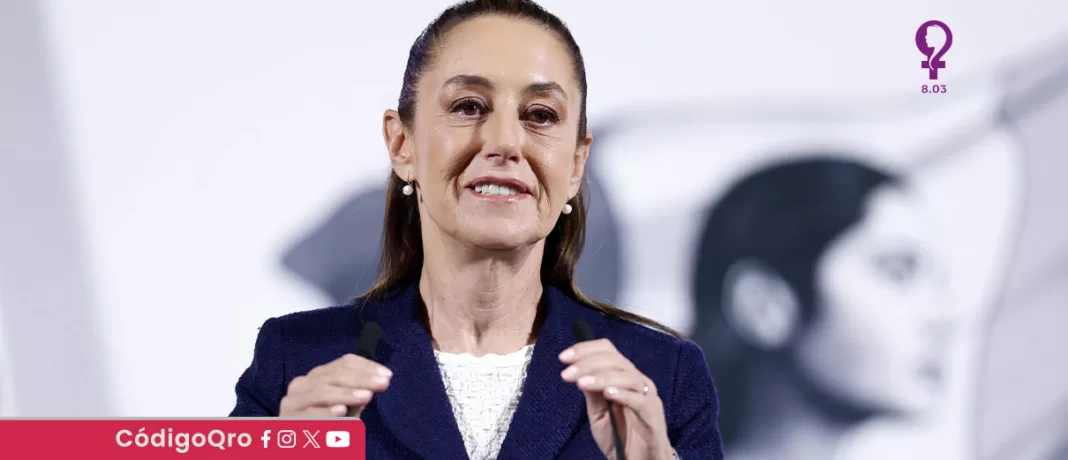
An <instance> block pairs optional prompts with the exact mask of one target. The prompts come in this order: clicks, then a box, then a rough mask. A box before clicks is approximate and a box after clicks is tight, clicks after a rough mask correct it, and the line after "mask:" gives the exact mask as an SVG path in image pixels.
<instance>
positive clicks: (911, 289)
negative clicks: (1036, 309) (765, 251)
mask: <svg viewBox="0 0 1068 460" xmlns="http://www.w3.org/2000/svg"><path fill="white" fill-rule="evenodd" d="M936 247H937V245H936V242H935V241H934V238H933V233H932V229H931V228H930V224H929V222H928V221H927V220H926V218H925V216H924V214H923V213H922V212H921V209H920V208H919V207H918V203H917V202H916V201H915V199H914V197H911V196H909V195H908V194H907V193H905V192H904V191H902V190H900V189H898V188H882V189H877V190H876V191H875V192H874V193H873V194H872V197H871V198H870V200H869V202H868V208H867V214H866V216H865V218H864V219H863V220H861V221H860V222H859V223H858V224H857V225H855V226H854V227H853V228H851V229H848V230H847V231H846V232H845V233H843V234H842V235H841V236H840V237H839V238H838V239H837V240H835V242H833V243H832V244H831V246H830V247H829V248H828V250H827V251H826V252H825V254H824V256H823V258H822V259H821V260H820V261H819V264H818V267H817V270H816V274H815V275H816V292H817V295H818V296H819V297H818V298H817V302H819V303H820V304H819V305H817V308H816V309H815V311H816V314H815V316H814V317H813V318H812V323H811V324H810V326H809V327H808V328H807V330H806V331H805V333H804V334H803V336H802V337H801V338H800V342H799V343H798V348H797V349H796V353H797V356H796V357H797V362H798V365H799V366H800V368H801V369H800V371H801V374H802V377H803V378H807V379H808V380H810V381H811V382H812V383H813V384H814V385H815V386H816V387H817V388H819V389H820V390H822V391H824V392H826V393H827V394H829V395H833V397H834V398H835V399H836V400H838V401H841V402H843V403H845V404H848V405H849V406H851V407H856V408H858V409H861V410H864V411H873V412H895V413H899V412H913V411H917V410H922V409H924V408H926V407H927V406H929V405H930V403H931V402H932V400H933V398H935V397H936V395H938V394H939V389H940V387H941V385H942V381H943V379H944V375H943V373H944V369H945V364H944V354H945V351H946V345H947V343H946V342H947V338H948V337H947V335H948V333H949V330H948V326H950V325H949V324H948V321H949V317H948V316H947V313H948V312H949V310H950V306H949V305H946V304H945V303H944V300H943V299H941V293H942V292H943V284H944V273H943V272H942V267H940V266H939V265H938V259H937V257H936V256H935V251H934V249H935V248H936Z"/></svg>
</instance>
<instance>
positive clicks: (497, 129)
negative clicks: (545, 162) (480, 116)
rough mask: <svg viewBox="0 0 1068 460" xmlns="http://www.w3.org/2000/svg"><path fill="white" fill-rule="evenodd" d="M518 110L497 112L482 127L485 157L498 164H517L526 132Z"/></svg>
mask: <svg viewBox="0 0 1068 460" xmlns="http://www.w3.org/2000/svg"><path fill="white" fill-rule="evenodd" d="M515 113H516V110H508V109H505V110H496V111H494V112H493V113H492V114H490V116H489V119H488V120H486V122H485V123H484V124H483V125H482V137H483V150H482V151H483V155H485V156H486V157H487V158H489V159H490V160H492V161H494V162H496V163H502V164H503V163H508V162H510V161H511V162H517V161H519V158H520V156H521V151H522V148H521V147H522V144H523V139H524V136H525V131H524V130H523V124H522V122H521V121H520V120H519V119H518V118H517V117H515V116H514V114H515Z"/></svg>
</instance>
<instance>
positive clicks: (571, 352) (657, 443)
mask: <svg viewBox="0 0 1068 460" xmlns="http://www.w3.org/2000/svg"><path fill="white" fill-rule="evenodd" d="M560 361H561V362H563V363H564V364H569V365H570V366H569V367H568V368H567V369H564V371H563V372H562V373H561V374H560V376H561V377H563V379H564V380H565V381H567V382H571V383H576V384H577V385H578V387H579V389H580V390H582V393H583V394H584V395H586V413H587V414H588V416H589V419H590V430H592V431H593V439H594V440H595V441H597V446H598V447H600V448H601V452H603V453H604V455H605V457H607V458H609V459H615V458H616V441H615V436H614V435H613V434H612V423H611V421H610V419H609V415H608V405H607V404H606V399H607V401H612V402H613V404H612V409H613V410H614V412H615V415H616V421H617V422H618V424H619V433H620V436H621V437H622V438H623V445H624V452H626V455H627V460H645V459H648V460H660V459H665V460H670V459H671V458H673V453H672V452H673V451H672V447H671V441H669V440H668V435H667V422H666V421H665V419H664V404H663V403H662V402H661V401H660V397H659V396H657V392H656V386H655V385H653V381H652V380H650V379H649V378H648V377H646V376H645V374H642V373H641V371H639V370H638V368H636V367H634V363H632V362H630V360H629V359H627V358H626V357H625V356H623V354H622V353H620V352H619V350H616V347H615V346H614V345H612V342H610V341H608V339H598V340H590V341H586V342H580V343H578V344H575V345H574V346H572V347H571V348H568V349H567V350H564V352H563V353H561V354H560Z"/></svg>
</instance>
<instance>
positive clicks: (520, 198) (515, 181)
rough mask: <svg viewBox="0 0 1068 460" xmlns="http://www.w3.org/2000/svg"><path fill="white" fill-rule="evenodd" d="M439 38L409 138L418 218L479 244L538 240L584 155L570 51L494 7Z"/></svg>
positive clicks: (575, 181) (576, 177)
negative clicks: (496, 12)
mask: <svg viewBox="0 0 1068 460" xmlns="http://www.w3.org/2000/svg"><path fill="white" fill-rule="evenodd" d="M443 44H444V46H442V47H441V49H440V50H438V55H437V57H436V59H435V60H434V62H433V63H432V65H431V66H430V68H429V69H428V72H426V73H425V74H424V76H423V77H422V79H421V81H420V84H419V88H418V101H417V103H416V110H415V122H414V128H413V133H411V139H409V141H410V142H412V144H411V147H412V148H413V149H414V159H415V170H414V175H415V178H416V179H417V180H418V182H419V186H420V189H419V190H420V195H421V198H422V200H423V204H422V206H420V207H421V208H422V211H423V213H424V215H423V217H424V219H423V222H424V225H428V224H430V222H433V225H436V226H437V227H438V228H439V229H440V230H441V231H443V232H444V233H446V234H449V235H451V236H453V237H454V238H457V239H459V240H461V241H464V242H467V243H470V244H472V245H474V246H477V247H481V248H484V249H511V248H516V247H520V246H523V245H527V244H532V243H536V242H538V241H540V240H542V239H544V238H545V237H546V236H547V235H548V234H549V232H550V231H551V230H552V229H553V227H554V226H555V225H556V222H557V219H559V218H560V215H561V209H562V208H563V206H564V204H565V203H566V202H567V200H568V199H570V198H571V197H573V196H574V195H576V194H577V193H578V190H579V185H580V183H581V182H580V181H581V178H582V172H583V167H584V165H585V159H586V152H587V148H588V142H585V143H578V144H577V140H578V137H577V136H578V126H579V116H580V108H581V100H582V95H581V93H580V92H579V87H578V82H577V81H576V79H575V77H574V66H573V62H572V59H571V56H570V55H569V54H568V52H567V49H566V47H565V45H564V43H563V42H561V41H560V39H559V38H557V37H556V36H555V35H554V34H553V33H552V32H550V31H547V30H546V29H545V28H544V27H541V26H539V25H537V24H534V23H531V22H529V21H522V20H516V19H510V18H501V17H494V16H487V17H482V18H477V19H473V20H470V21H467V22H465V23H463V24H460V25H458V26H456V27H455V28H453V29H452V30H451V31H450V32H449V33H448V34H447V37H446V39H445V40H444V42H443ZM576 145H577V146H576ZM398 175H399V176H400V177H401V178H403V179H407V177H405V175H404V172H403V171H398ZM427 218H429V220H430V222H428V221H427Z"/></svg>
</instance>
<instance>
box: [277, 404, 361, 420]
mask: <svg viewBox="0 0 1068 460" xmlns="http://www.w3.org/2000/svg"><path fill="white" fill-rule="evenodd" d="M341 407H345V406H341ZM281 414H282V415H281V416H282V417H315V418H327V417H339V415H338V414H337V412H335V411H334V410H333V408H330V407H325V406H312V407H305V408H303V409H302V410H300V411H299V412H286V411H283V412H282V413H281ZM341 415H344V412H342V414H341Z"/></svg>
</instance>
